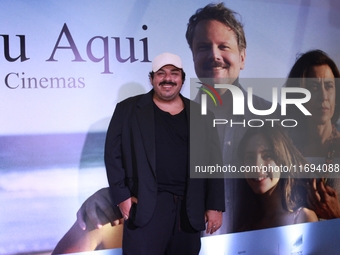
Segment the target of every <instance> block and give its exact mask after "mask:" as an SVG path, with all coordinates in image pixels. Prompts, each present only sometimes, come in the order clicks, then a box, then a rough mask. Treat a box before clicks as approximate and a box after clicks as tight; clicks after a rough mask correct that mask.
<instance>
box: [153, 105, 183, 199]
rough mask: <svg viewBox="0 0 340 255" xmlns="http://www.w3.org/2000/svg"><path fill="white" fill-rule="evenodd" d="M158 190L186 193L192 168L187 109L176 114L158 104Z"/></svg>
mask: <svg viewBox="0 0 340 255" xmlns="http://www.w3.org/2000/svg"><path fill="white" fill-rule="evenodd" d="M154 113H155V132H156V134H155V137H156V175H157V182H158V191H160V192H163V191H166V192H170V193H172V194H175V195H179V196H184V194H185V188H186V179H187V172H188V142H189V141H188V133H189V131H188V120H187V116H186V112H185V109H183V110H182V111H181V112H180V113H178V114H176V115H171V114H170V113H168V112H164V111H162V110H161V109H159V108H158V107H157V106H156V104H154Z"/></svg>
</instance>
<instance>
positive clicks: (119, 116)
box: [104, 103, 131, 205]
mask: <svg viewBox="0 0 340 255" xmlns="http://www.w3.org/2000/svg"><path fill="white" fill-rule="evenodd" d="M125 116H126V111H125V110H124V107H123V105H122V104H121V103H119V104H117V106H116V109H115V111H114V113H113V116H112V119H111V121H110V125H109V128H108V131H107V134H106V141H105V152H104V160H105V166H106V173H107V178H108V182H109V186H110V191H111V197H112V200H113V203H114V204H116V205H117V204H119V203H121V202H123V201H124V200H126V199H128V198H129V197H131V194H130V190H129V188H128V187H127V186H126V185H125V175H126V172H125V169H124V166H123V159H122V130H123V126H124V121H125V119H126V118H124V117H125Z"/></svg>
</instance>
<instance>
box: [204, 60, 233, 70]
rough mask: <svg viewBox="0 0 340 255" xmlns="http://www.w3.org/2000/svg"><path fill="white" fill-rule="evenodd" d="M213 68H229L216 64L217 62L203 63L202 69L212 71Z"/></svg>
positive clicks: (222, 64) (225, 65)
mask: <svg viewBox="0 0 340 255" xmlns="http://www.w3.org/2000/svg"><path fill="white" fill-rule="evenodd" d="M214 67H222V68H229V65H228V64H226V63H222V62H218V61H212V62H205V63H204V64H203V68H204V69H212V68H214Z"/></svg>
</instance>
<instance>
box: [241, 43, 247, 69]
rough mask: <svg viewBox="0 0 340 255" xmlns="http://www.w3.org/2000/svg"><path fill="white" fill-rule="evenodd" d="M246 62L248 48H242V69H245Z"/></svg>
mask: <svg viewBox="0 0 340 255" xmlns="http://www.w3.org/2000/svg"><path fill="white" fill-rule="evenodd" d="M245 64H246V49H245V48H244V49H243V50H241V52H240V67H241V68H240V69H241V70H243V69H244V65H245Z"/></svg>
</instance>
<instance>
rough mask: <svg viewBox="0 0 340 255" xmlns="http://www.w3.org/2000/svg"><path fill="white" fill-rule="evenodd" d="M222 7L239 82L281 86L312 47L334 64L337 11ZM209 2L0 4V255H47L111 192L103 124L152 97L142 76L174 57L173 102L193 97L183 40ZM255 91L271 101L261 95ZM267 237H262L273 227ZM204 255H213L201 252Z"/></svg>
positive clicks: (269, 5)
mask: <svg viewBox="0 0 340 255" xmlns="http://www.w3.org/2000/svg"><path fill="white" fill-rule="evenodd" d="M223 2H224V3H225V5H226V6H227V7H229V8H231V9H233V10H235V11H236V12H238V13H239V14H240V16H241V20H242V23H243V24H244V29H245V33H246V38H247V50H246V53H247V54H246V65H245V69H244V70H243V71H241V75H240V76H241V78H281V79H284V78H286V77H287V75H288V71H289V70H290V68H291V66H292V65H293V63H294V62H295V59H296V56H297V54H299V53H303V52H306V51H308V50H311V49H321V50H323V51H325V52H326V53H327V54H329V56H330V57H331V58H332V59H334V61H335V62H336V64H337V65H338V66H339V65H340V51H339V49H338V45H340V18H339V17H340V4H339V2H338V1H336V0H329V1H318V0H308V1H306V0H299V1H295V0H288V1H287V0H275V1H274V0H255V1H254V0H252V1H251V0H239V1H231V0H230V1H223ZM208 3H210V1H206V0H199V1H189V0H187V1H179V0H174V1H156V0H147V1H138V0H127V1H109V0H103V1H91V0H85V1H84V0H83V1H78V0H74V1H66V0H59V1H55V0H50V1H38V0H32V1H20V0H3V1H1V2H0V14H1V15H0V22H1V27H0V66H1V68H0V98H1V103H0V105H1V107H0V122H1V125H0V175H1V178H0V204H1V206H0V254H20V253H25V254H29V253H36V252H47V254H48V253H49V252H51V251H52V250H53V248H54V247H55V246H56V244H57V242H58V241H59V240H60V239H61V238H62V236H63V235H64V234H65V233H66V232H67V231H68V229H69V228H70V227H71V226H72V224H73V223H74V221H75V219H76V212H77V210H78V208H79V207H80V205H81V204H82V203H83V201H84V200H85V199H86V198H87V197H88V196H90V195H91V194H92V193H94V192H95V191H97V190H98V189H100V188H102V187H107V186H108V184H107V180H106V173H105V168H104V162H103V150H104V140H105V134H106V129H107V127H108V123H109V121H110V118H111V116H112V113H113V110H114V108H115V105H116V103H117V102H120V101H121V100H123V99H125V98H127V97H130V96H133V95H136V94H141V93H145V92H147V91H149V90H150V89H151V85H150V83H149V80H148V72H149V71H150V70H151V61H152V59H153V58H154V57H155V56H156V55H158V54H160V53H162V52H165V51H168V52H172V53H175V54H178V55H179V56H181V58H182V60H183V65H184V70H185V72H186V74H187V78H188V79H187V82H186V84H184V87H183V89H182V94H183V95H184V96H186V97H190V94H191V93H192V91H191V88H190V84H189V83H190V78H195V77H196V76H195V72H194V68H193V62H192V55H191V51H190V49H189V47H188V45H187V42H186V40H185V31H186V26H187V23H188V19H189V17H190V16H191V15H192V14H193V13H194V12H195V11H196V10H197V9H198V8H201V7H204V6H205V5H206V4H208ZM254 93H255V94H256V95H259V96H261V97H264V98H265V99H267V100H269V101H271V94H270V90H268V89H263V88H262V89H258V90H254ZM227 210H228V208H227ZM334 224H335V225H336V224H338V220H335V221H334ZM335 225H334V226H335ZM313 226H314V225H313ZM328 228H329V229H330V232H332V231H333V232H332V233H334V231H336V230H335V229H334V228H332V226H328ZM278 229H279V228H278ZM266 231H267V230H263V232H260V235H263V236H268V235H270V233H272V232H270V231H275V229H271V230H268V231H267V232H266ZM305 231H307V230H305ZM313 231H316V230H315V227H314V229H313ZM335 233H336V232H335ZM242 234H244V235H243V236H242ZM247 235H249V233H248V232H245V233H237V234H228V237H225V238H227V239H223V240H224V241H223V244H221V243H220V246H222V247H225V250H228V249H229V250H230V249H231V248H230V247H232V245H233V242H236V241H237V240H238V239H240V238H246V236H247ZM324 236H327V234H325V235H324ZM278 238H282V237H280V235H279V237H278ZM294 238H295V237H294ZM299 238H300V236H297V237H296V238H295V239H294V240H295V241H296V240H297V241H296V242H297V243H298V244H299V243H301V242H302V236H301V240H300V239H299ZM214 240H217V239H214ZM227 240H228V241H227ZM243 240H248V239H243ZM299 240H300V241H299ZM205 242H206V241H203V245H204V244H205ZM296 242H295V244H296ZM217 243H218V242H217ZM246 243H247V242H246ZM293 244H294V243H293ZM293 244H292V245H293ZM251 246H252V244H251V243H249V244H248V246H247V247H251ZM293 246H294V245H293ZM205 247H213V246H209V245H206V246H205ZM228 247H229V248H228ZM273 249H276V248H275V247H274V248H273ZM238 251H239V250H238ZM290 252H292V253H293V251H292V250H290ZM201 253H202V254H212V253H209V250H207V249H205V248H204V246H203V248H202V252H201ZM215 254H217V253H215ZM229 254H231V253H229ZM301 254H302V253H301Z"/></svg>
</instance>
